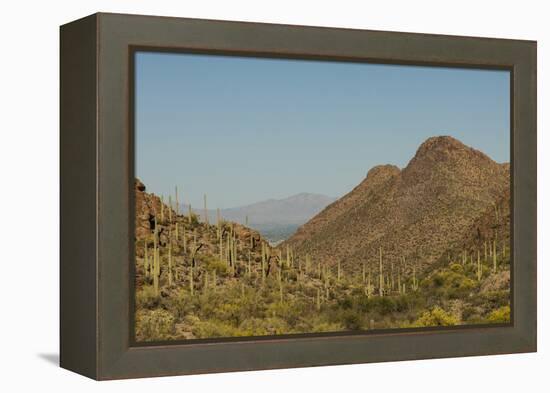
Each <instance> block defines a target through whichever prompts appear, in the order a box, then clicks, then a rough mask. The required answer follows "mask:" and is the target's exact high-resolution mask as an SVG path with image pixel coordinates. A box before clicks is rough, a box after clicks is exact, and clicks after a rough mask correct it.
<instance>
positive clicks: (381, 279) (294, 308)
mask: <svg viewBox="0 0 550 393" xmlns="http://www.w3.org/2000/svg"><path fill="white" fill-rule="evenodd" d="M175 199H176V204H177V203H179V196H178V195H177V189H176V198H175ZM169 201H171V197H169ZM204 205H205V206H204V207H205V212H206V195H205V196H204ZM159 206H160V208H159V209H158V210H159V211H158V213H159V218H160V220H159V222H157V219H156V215H155V217H154V221H153V225H152V230H151V233H150V234H149V235H147V236H145V238H139V239H137V240H136V318H135V321H136V338H137V340H138V341H159V340H171V339H177V340H182V339H193V338H213V337H234V336H261V335H275V334H294V333H312V332H335V331H343V330H369V329H387V328H416V327H428V326H453V325H461V324H477V323H507V322H509V321H510V307H509V302H510V298H509V255H508V254H507V253H506V244H505V243H502V242H501V243H502V244H503V245H502V250H497V244H498V243H497V240H496V239H491V240H490V241H488V242H485V243H484V244H483V247H481V248H480V249H479V250H459V251H455V252H454V254H456V255H453V252H449V253H448V256H446V257H445V259H446V260H445V262H444V263H443V262H442V263H439V264H437V266H435V267H432V268H430V269H429V270H422V269H420V268H419V267H420V266H421V264H418V263H407V261H406V260H405V258H404V257H400V258H399V259H398V260H388V258H387V257H386V256H385V254H384V249H383V248H382V247H380V248H379V249H378V257H377V258H376V260H373V261H364V262H363V263H362V264H361V265H360V266H357V267H356V268H353V267H351V266H349V265H346V264H345V261H334V263H332V264H330V265H329V264H322V263H320V262H319V261H315V260H314V259H313V258H312V257H311V255H309V254H306V255H298V254H296V253H295V251H294V250H293V249H292V248H291V247H289V246H286V245H285V246H280V247H278V248H273V247H272V246H270V244H269V243H268V242H266V241H265V239H263V238H262V237H261V236H260V235H259V234H258V233H257V232H254V231H252V230H250V229H249V228H247V227H245V226H242V225H239V224H235V223H230V222H225V221H223V220H222V218H221V217H220V214H219V212H218V214H217V220H216V221H217V222H216V223H215V224H209V223H207V222H206V220H207V216H206V214H205V217H204V218H203V219H202V221H199V217H197V215H196V214H194V213H192V212H191V211H189V212H188V213H186V214H185V215H183V214H179V212H176V211H172V208H171V207H170V206H171V205H168V206H165V205H164V204H163V203H160V204H159ZM506 277H508V281H506Z"/></svg>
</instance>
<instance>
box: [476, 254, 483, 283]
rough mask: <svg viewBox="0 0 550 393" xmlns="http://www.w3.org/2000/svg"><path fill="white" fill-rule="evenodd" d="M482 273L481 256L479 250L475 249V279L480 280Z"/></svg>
mask: <svg viewBox="0 0 550 393" xmlns="http://www.w3.org/2000/svg"><path fill="white" fill-rule="evenodd" d="M482 275H483V269H482V266H481V258H480V256H479V250H477V281H481V277H482Z"/></svg>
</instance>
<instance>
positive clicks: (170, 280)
mask: <svg viewBox="0 0 550 393" xmlns="http://www.w3.org/2000/svg"><path fill="white" fill-rule="evenodd" d="M168 285H170V286H172V239H170V240H169V241H168Z"/></svg>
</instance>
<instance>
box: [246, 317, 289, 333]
mask: <svg viewBox="0 0 550 393" xmlns="http://www.w3.org/2000/svg"><path fill="white" fill-rule="evenodd" d="M289 332H290V328H289V326H288V325H287V323H286V322H285V321H284V320H283V319H281V318H277V317H274V318H266V319H261V318H249V319H247V320H245V321H243V323H241V325H240V326H239V334H240V335H243V336H263V335H274V334H285V333H289Z"/></svg>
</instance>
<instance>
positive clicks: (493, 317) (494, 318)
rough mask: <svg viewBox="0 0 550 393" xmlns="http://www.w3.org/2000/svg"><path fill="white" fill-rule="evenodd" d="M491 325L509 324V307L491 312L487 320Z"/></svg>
mask: <svg viewBox="0 0 550 393" xmlns="http://www.w3.org/2000/svg"><path fill="white" fill-rule="evenodd" d="M487 319H488V321H489V322H491V323H508V322H510V306H504V307H500V308H498V309H496V310H493V311H492V312H491V313H490V314H489V317H488V318H487Z"/></svg>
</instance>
